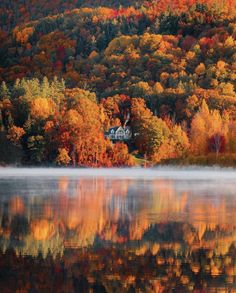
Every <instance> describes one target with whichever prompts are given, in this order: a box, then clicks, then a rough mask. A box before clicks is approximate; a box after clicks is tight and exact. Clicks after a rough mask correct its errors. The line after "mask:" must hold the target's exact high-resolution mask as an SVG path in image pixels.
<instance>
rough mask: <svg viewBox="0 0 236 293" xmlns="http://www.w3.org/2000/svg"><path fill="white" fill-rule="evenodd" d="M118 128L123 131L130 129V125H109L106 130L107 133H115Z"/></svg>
mask: <svg viewBox="0 0 236 293" xmlns="http://www.w3.org/2000/svg"><path fill="white" fill-rule="evenodd" d="M119 129H122V130H123V131H126V130H129V131H130V126H125V127H122V126H115V127H111V128H110V129H109V130H108V132H107V133H108V134H115V133H116V132H117V130H119Z"/></svg>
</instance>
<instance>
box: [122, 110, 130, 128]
mask: <svg viewBox="0 0 236 293" xmlns="http://www.w3.org/2000/svg"><path fill="white" fill-rule="evenodd" d="M129 119H130V113H129V112H128V114H127V117H126V120H125V123H124V126H123V127H125V126H126V124H127V123H128V122H129Z"/></svg>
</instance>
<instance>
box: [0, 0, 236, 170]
mask: <svg viewBox="0 0 236 293" xmlns="http://www.w3.org/2000/svg"><path fill="white" fill-rule="evenodd" d="M28 2H29V3H27V1H24V2H22V3H21V1H12V2H11V1H1V4H0V11H1V12H0V13H2V14H4V15H5V16H6V17H5V18H4V17H1V23H0V26H1V28H2V30H1V31H0V41H1V45H0V79H1V82H2V85H1V90H0V98H1V104H0V107H1V108H0V109H1V119H0V120H1V131H2V135H1V140H2V141H5V140H9V141H10V142H11V143H12V144H13V145H15V146H17V148H19V149H20V151H21V152H23V154H24V155H23V158H22V162H28V163H42V162H44V163H46V162H49V163H55V162H57V163H58V164H66V165H67V164H74V165H77V164H78V165H89V166H114V165H115V166H120V165H132V164H135V160H134V157H137V158H145V159H147V160H148V161H149V162H150V163H158V162H162V161H166V160H170V159H172V160H173V159H175V160H176V159H177V160H181V161H186V160H187V161H188V160H193V161H194V162H197V161H199V160H200V161H202V162H205V163H209V162H223V163H224V164H227V162H228V161H231V163H232V162H233V160H235V156H236V155H235V153H236V22H235V20H236V13H235V12H236V3H235V2H234V1H231V0H227V1H194V0H192V1H180V0H175V1H148V2H142V1H140V2H132V1H125V2H124V3H123V2H122V1H105V0H104V1H96V2H94V1H60V0H58V1H55V2H53V3H52V2H49V1H48V2H47V3H46V4H45V3H44V1H40V2H38V1H37V2H36V1H28ZM44 4H45V5H44ZM101 5H104V6H103V7H102V6H101ZM42 7H43V8H42ZM79 7H80V8H79ZM127 117H129V119H128V125H129V126H130V127H131V129H132V133H133V138H132V140H131V141H129V142H128V143H124V142H119V143H115V144H114V143H112V142H111V141H110V140H109V139H106V138H105V137H104V133H105V132H106V131H108V130H109V128H110V127H112V126H119V125H123V124H124V122H125V121H126V120H127ZM2 145H3V143H2ZM131 154H132V155H131ZM199 156H200V157H199ZM187 158H188V159H187ZM189 158H191V159H189Z"/></svg>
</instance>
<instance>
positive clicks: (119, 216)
mask: <svg viewBox="0 0 236 293" xmlns="http://www.w3.org/2000/svg"><path fill="white" fill-rule="evenodd" d="M0 292H3V293H7V292H18V293H23V292H40V293H41V292H52V293H54V292H69V293H73V292H111V293H115V292H117V293H122V292H158V293H159V292H196V293H200V292H202V293H203V292H206V293H208V292H236V171H234V170H215V169H202V170H201V169H198V170H190V169H187V170H183V169H182V170H180V169H171V170H170V169H158V170H147V169H146V170H140V169H138V170H135V169H124V170H122V169H120V170H102V169H101V170H89V169H84V170H76V169H74V170H66V169H0Z"/></svg>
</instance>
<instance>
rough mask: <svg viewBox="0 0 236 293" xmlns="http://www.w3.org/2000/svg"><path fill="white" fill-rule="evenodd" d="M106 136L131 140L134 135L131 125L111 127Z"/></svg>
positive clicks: (113, 138)
mask: <svg viewBox="0 0 236 293" xmlns="http://www.w3.org/2000/svg"><path fill="white" fill-rule="evenodd" d="M105 136H106V137H107V138H109V139H111V140H129V139H131V137H132V131H131V128H130V126H124V127H122V126H116V127H111V128H110V129H109V131H108V132H106V133H105Z"/></svg>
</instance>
